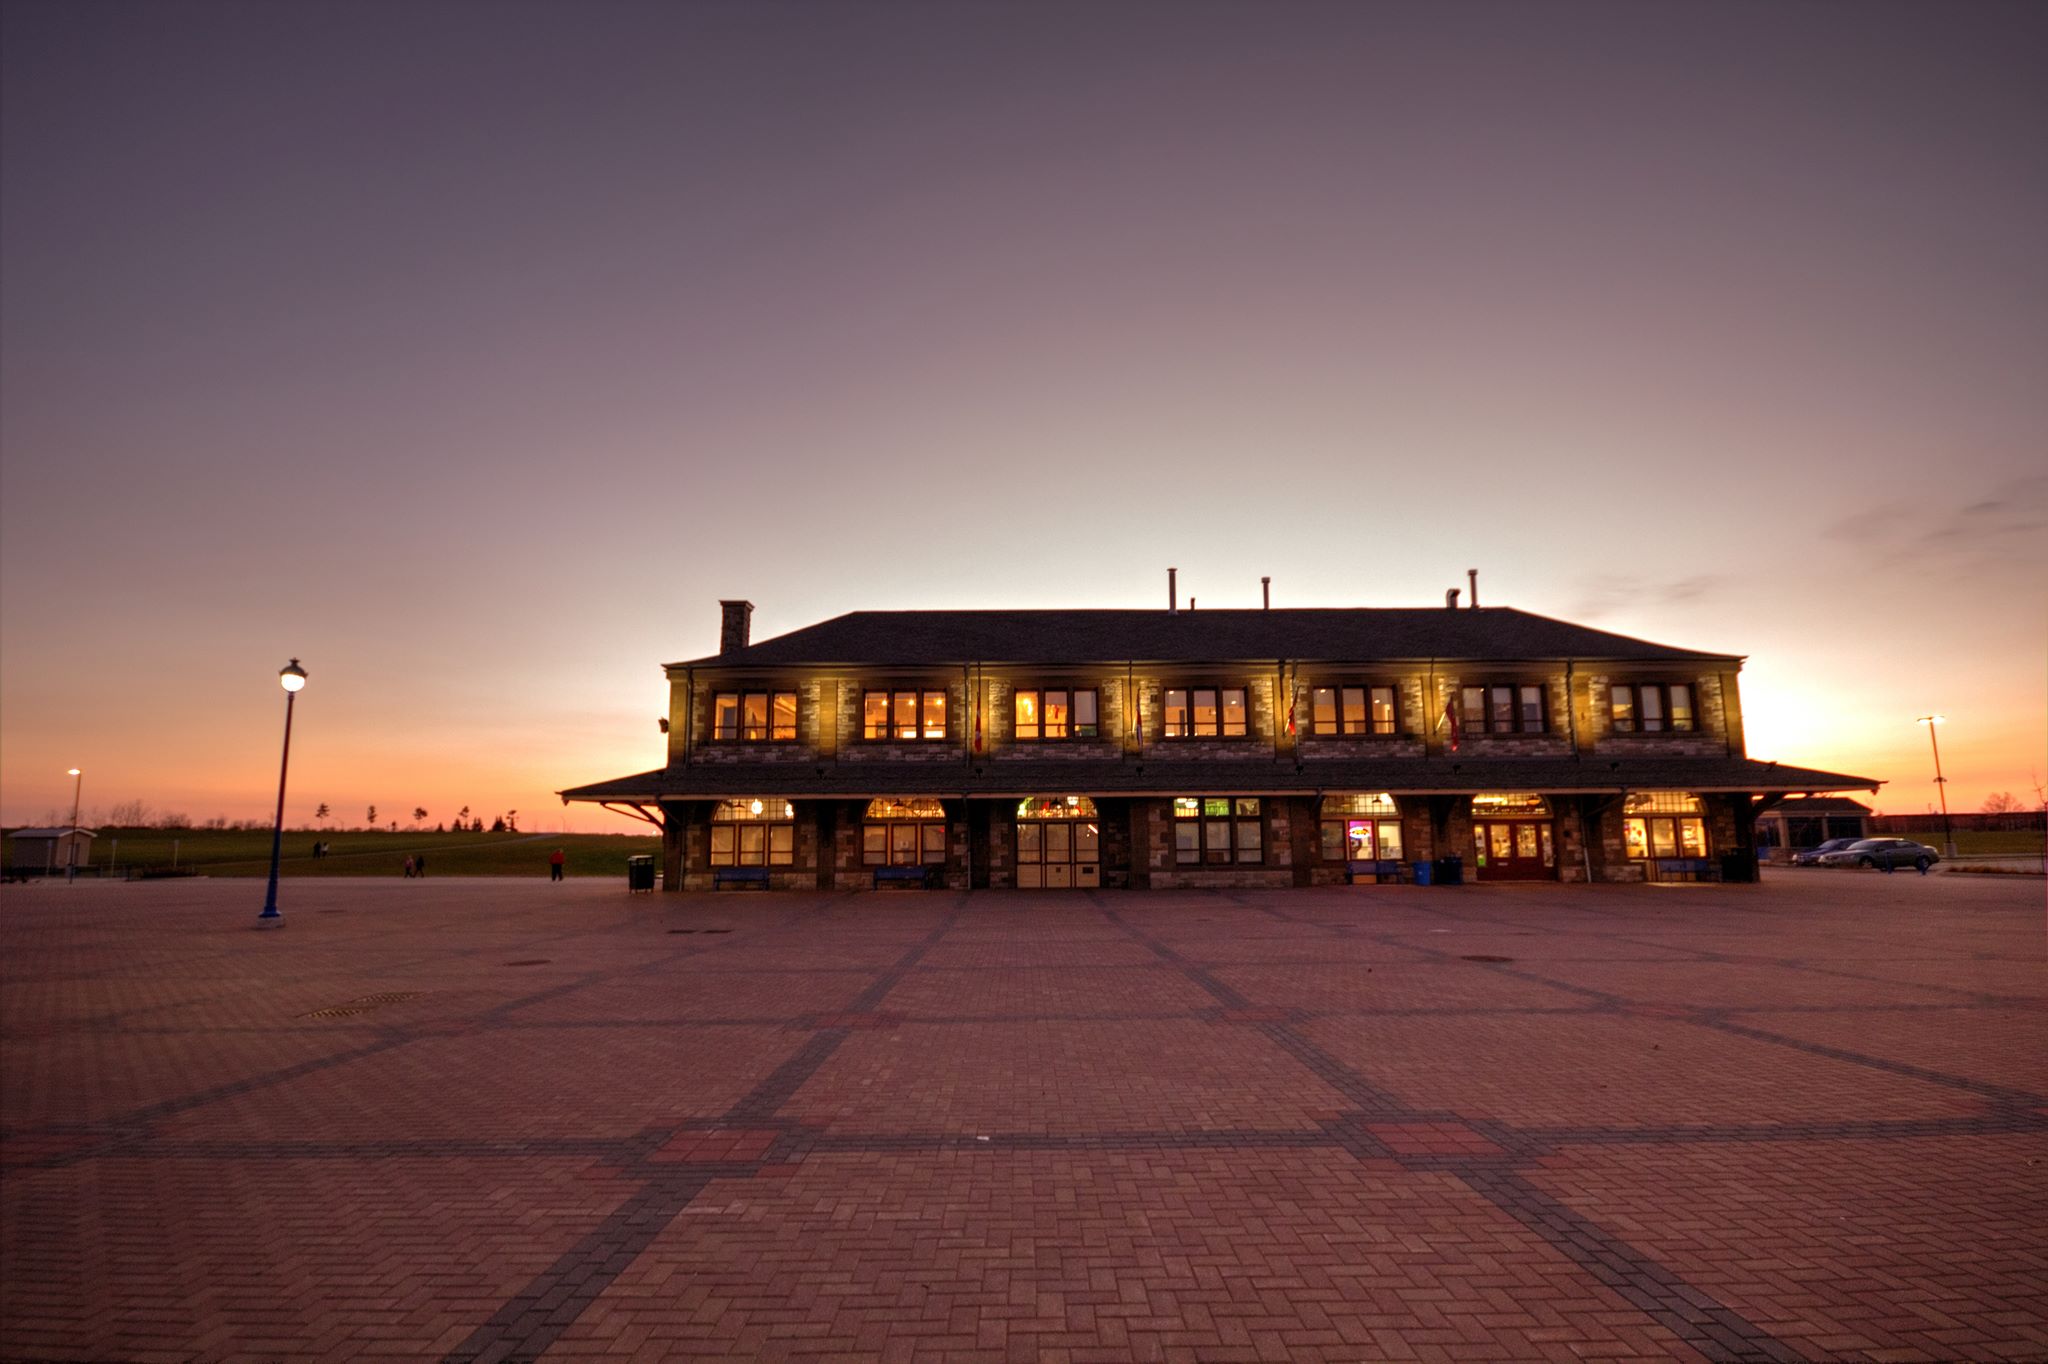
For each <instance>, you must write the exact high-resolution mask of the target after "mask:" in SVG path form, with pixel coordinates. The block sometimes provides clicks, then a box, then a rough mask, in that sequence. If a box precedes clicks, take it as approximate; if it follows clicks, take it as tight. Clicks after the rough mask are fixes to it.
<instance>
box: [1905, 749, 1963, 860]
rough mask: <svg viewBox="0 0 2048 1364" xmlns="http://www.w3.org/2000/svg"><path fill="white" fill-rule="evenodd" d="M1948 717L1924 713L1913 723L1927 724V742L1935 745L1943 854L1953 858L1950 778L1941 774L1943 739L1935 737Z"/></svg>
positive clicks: (1953, 840) (1935, 784) (1954, 846)
mask: <svg viewBox="0 0 2048 1364" xmlns="http://www.w3.org/2000/svg"><path fill="white" fill-rule="evenodd" d="M1947 718H1948V717H1947V716H1946V715H1923V716H1921V717H1920V718H1919V719H1918V720H1915V721H1914V722H1913V723H1915V724H1919V725H1925V726H1927V742H1928V743H1930V744H1932V745H1933V746H1934V789H1935V790H1936V791H1937V792H1939V793H1940V794H1941V855H1942V856H1943V857H1949V858H1953V857H1954V856H1955V855H1956V834H1955V830H1953V829H1951V828H1950V827H1949V823H1948V778H1947V777H1944V776H1942V775H1941V740H1939V739H1937V738H1935V737H1934V727H1935V726H1936V725H1938V724H1940V723H1941V722H1942V721H1944V720H1946V719H1947Z"/></svg>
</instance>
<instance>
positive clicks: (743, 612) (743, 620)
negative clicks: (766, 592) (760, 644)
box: [718, 601, 754, 654]
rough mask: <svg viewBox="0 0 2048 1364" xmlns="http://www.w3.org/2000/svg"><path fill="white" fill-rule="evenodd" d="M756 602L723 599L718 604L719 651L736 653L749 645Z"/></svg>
mask: <svg viewBox="0 0 2048 1364" xmlns="http://www.w3.org/2000/svg"><path fill="white" fill-rule="evenodd" d="M753 619H754V604H753V603H752V602H750V601H722V602H720V603H719V604H718V652H720V653H721V654H736V653H738V652H739V651H740V650H742V649H744V648H746V647H747V637H748V635H749V634H751V633H752V630H753V624H752V622H753Z"/></svg>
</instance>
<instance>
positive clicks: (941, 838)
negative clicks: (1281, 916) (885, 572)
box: [560, 601, 1878, 890]
mask: <svg viewBox="0 0 2048 1364" xmlns="http://www.w3.org/2000/svg"><path fill="white" fill-rule="evenodd" d="M722 606H723V611H724V617H723V628H722V631H721V635H720V642H719V651H718V653H716V654H714V655H712V656H710V657H708V658H699V659H693V660H690V661H688V662H683V663H673V664H669V665H668V666H667V673H668V678H669V694H670V704H669V714H668V716H667V719H666V729H667V733H668V761H667V763H666V764H665V765H664V766H662V767H659V768H656V769H655V770H653V771H650V772H642V773H638V774H636V775H633V776H628V777H620V778H617V779H615V780H612V781H604V782H597V783H594V784H592V785H588V786H580V787H576V788H574V789H572V790H568V791H564V792H562V793H560V794H561V796H562V798H563V800H564V801H571V800H574V801H587V802H592V803H595V804H599V805H603V806H606V807H608V808H611V809H615V810H620V811H625V812H630V813H634V814H637V815H639V816H640V817H642V818H645V819H647V820H649V821H650V822H652V823H655V824H657V825H658V826H659V827H660V828H661V829H662V831H663V853H664V859H663V860H664V863H665V873H666V877H665V879H666V885H667V887H668V888H669V889H671V890H677V889H690V890H698V889H711V888H714V887H715V886H719V885H723V884H732V883H753V884H766V885H769V886H772V887H774V888H777V889H789V890H795V889H842V890H844V889H854V888H862V887H867V886H871V885H878V884H882V883H884V882H894V881H899V880H903V881H915V880H920V879H921V880H923V881H925V882H926V883H927V884H932V885H943V886H948V887H953V888H956V889H965V888H968V887H983V886H988V887H1017V888H1027V889H1028V888H1040V887H1043V888H1063V887H1075V888H1088V887H1096V886H1102V887H1132V888H1151V889H1167V888H1176V887H1250V886H1261V887H1269V886H1307V885H1320V884H1338V883H1343V882H1346V881H1355V880H1360V879H1364V880H1371V879H1375V878H1377V877H1381V876H1386V875H1394V874H1396V873H1397V871H1398V874H1399V875H1401V876H1402V877H1404V878H1406V877H1411V876H1413V875H1415V874H1416V870H1417V864H1424V865H1423V870H1424V872H1425V873H1429V872H1435V873H1441V872H1443V871H1447V870H1449V868H1448V866H1447V865H1442V866H1440V865H1437V860H1438V859H1447V858H1450V857H1457V858H1461V859H1462V871H1463V873H1464V875H1465V876H1467V877H1470V878H1476V879H1478V880H1482V881H1492V880H1546V881H1588V880H1592V881H1641V880H1666V879H1686V880H1695V879H1715V878H1718V877H1722V876H1724V875H1725V876H1726V877H1729V878H1732V879H1748V878H1749V877H1750V876H1752V875H1753V874H1754V868H1755V865H1756V848H1757V821H1758V818H1759V816H1761V815H1763V814H1764V813H1766V812H1767V811H1768V810H1769V809H1770V808H1771V807H1772V806H1774V805H1776V804H1777V803H1778V802H1780V801H1782V800H1783V799H1784V798H1785V797H1786V796H1787V795H1788V794H1792V793H1814V792H1826V791H1837V790H1852V789H1861V788H1871V789H1874V788H1875V787H1876V786H1877V785H1878V783H1877V782H1876V781H1874V780H1872V779H1871V778H1868V777H1858V776H1850V775H1844V774H1841V773H1835V772H1820V771H1813V770H1810V769H1806V768H1797V767H1787V766H1784V765H1781V764H1778V763H1765V762H1757V761H1754V760H1752V759H1750V758H1749V757H1748V756H1747V755H1746V753H1745V750H1744V744H1743V730H1742V704H1741V698H1740V693H1739V689H1738V687H1737V674H1738V673H1739V671H1740V670H1741V667H1742V660H1741V658H1739V657H1737V656H1734V655H1729V654H1715V653H1705V652H1701V651H1699V650H1694V649H1680V648H1673V647H1670V646H1667V645H1662V644H1652V643H1649V642H1646V641H1643V640H1639V639H1631V638H1628V637H1626V636H1623V635H1616V634H1610V633H1607V632H1605V631H1601V630H1594V629H1590V628H1588V627H1585V626H1581V625H1574V624H1570V623H1568V622H1565V621H1560V620H1552V619H1549V618H1547V617H1543V616H1536V615H1531V614H1529V613H1527V612H1524V611H1516V610H1511V609H1506V608H1501V607H1489V608H1485V609H1473V608H1466V609H1454V608H1451V607H1446V608H1444V609H1436V608H1428V609H1372V610H1367V609H1359V610H1348V609H1337V610H1277V611H1276V610H1223V611H1212V610H1203V611H1195V610H1192V609H1189V610H1179V609H1177V608H1176V606H1174V605H1170V606H1169V607H1168V608H1167V609H1162V610H1152V611H859V612H854V613H852V614H850V615H844V616H840V617H837V618H836V619H833V620H828V621H825V622H822V623H821V624H818V625H813V626H810V627H808V628H805V629H801V630H796V631H793V632H791V633H789V634H785V635H782V636H780V637H778V638H775V639H770V640H765V641H762V642H760V643H754V642H753V641H752V640H751V639H750V636H749V630H750V620H751V617H752V613H753V606H752V604H751V603H749V602H744V601H728V602H725V603H723V604H722Z"/></svg>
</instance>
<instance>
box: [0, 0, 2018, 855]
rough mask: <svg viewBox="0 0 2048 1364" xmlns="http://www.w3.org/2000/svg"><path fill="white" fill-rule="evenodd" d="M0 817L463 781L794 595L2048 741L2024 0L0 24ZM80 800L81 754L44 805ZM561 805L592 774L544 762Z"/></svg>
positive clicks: (100, 11)
mask: <svg viewBox="0 0 2048 1364" xmlns="http://www.w3.org/2000/svg"><path fill="white" fill-rule="evenodd" d="M4 51H5V58H4V59H5V72H4V76H5V80H4V89H0V98H4V115H5V118H4V125H0V126H4V177H5V179H4V195H0V249H4V259H0V271H4V273H0V281H4V293H0V627H4V640H0V645H4V647H0V755H4V766H0V819H4V820H6V821H7V822H10V823H11V822H20V821H23V820H39V819H41V818H42V817H43V816H44V815H45V814H46V813H48V812H49V811H50V810H52V809H56V808H59V807H63V806H68V802H69V787H70V783H69V780H68V778H66V777H65V776H64V769H65V768H68V767H71V766H74V765H76V766H80V767H83V768H85V769H86V770H87V772H88V774H89V775H88V777H87V806H88V810H90V808H91V807H92V806H93V805H94V804H95V803H96V802H97V803H109V802H114V801H125V800H130V799H138V798H139V799H145V800H148V801H150V802H151V803H152V804H154V805H156V806H157V807H158V808H160V809H165V808H168V809H178V810H184V811H186V812H187V813H190V814H192V815H193V816H194V817H195V818H202V819H203V818H205V817H207V816H209V815H212V814H215V813H224V814H227V815H228V816H229V817H231V818H243V817H251V818H253V817H262V816H264V815H266V814H267V812H268V808H269V802H270V800H271V799H272V798H273V797H272V792H273V790H274V787H273V783H274V781H275V766H274V764H275V761H276V746H277V733H276V731H277V727H278V724H279V717H278V715H277V714H276V711H277V709H278V704H277V703H278V699H279V695H278V692H277V689H276V685H275V672H276V669H277V668H278V667H279V666H280V665H282V664H283V662H284V661H285V658H286V657H287V656H289V655H297V656H299V657H300V658H302V659H303V660H304V662H305V664H306V667H307V669H308V670H309V672H310V673H311V675H312V682H311V684H310V685H309V687H308V689H307V691H306V692H305V693H304V694H303V696H302V698H301V705H300V708H299V715H300V727H299V729H298V731H297V732H296V734H295V744H294V779H293V783H292V804H291V807H290V811H289V816H288V817H289V818H290V819H292V820H293V821H294V822H296V821H299V820H302V819H304V818H306V817H308V816H309V815H310V813H311V810H312V807H313V806H314V805H315V804H316V803H318V802H320V801H322V800H325V801H328V802H330V803H331V804H333V805H334V806H335V807H336V808H337V810H338V811H340V812H341V813H342V814H343V815H344V817H346V818H349V819H359V818H360V815H361V808H362V806H363V805H365V804H367V803H370V802H375V803H377V804H378V805H379V806H381V807H382V808H383V810H384V811H385V812H386V817H387V818H389V817H390V816H391V815H392V814H395V813H398V812H400V811H409V810H410V809H411V808H412V807H413V806H414V805H416V804H419V805H424V806H426V807H427V808H428V809H429V810H430V811H432V812H433V817H435V818H443V817H446V815H448V814H450V813H452V812H453V810H454V808H455V807H456V806H458V805H462V804H468V805H471V806H472V807H475V808H477V809H479V810H482V811H485V812H487V813H495V812H496V811H497V810H498V809H502V808H506V807H517V808H520V809H522V810H524V811H526V812H527V813H528V817H529V821H531V820H532V819H533V818H534V817H536V816H538V817H540V818H541V819H543V820H545V821H546V825H545V826H546V827H557V825H558V824H559V821H560V820H561V819H562V818H563V815H562V813H561V811H560V808H559V806H558V805H557V804H556V803H555V802H554V801H553V799H552V797H551V796H550V795H549V792H550V791H552V790H553V789H555V788H558V787H561V786H565V785H571V784H575V783H580V782H584V781H590V780H595V779H598V778H602V777H607V776H614V775H618V774H620V773H623V772H627V771H632V770H638V769H641V768H644V767H648V766H652V765H655V764H656V763H658V762H659V760H660V753H661V747H660V736H659V735H658V734H657V733H656V732H655V728H654V723H653V719H654V716H655V715H656V714H657V713H659V712H660V710H661V709H662V707H663V694H664V689H663V683H662V681H661V678H660V674H659V672H658V671H657V670H656V668H655V666H654V665H655V664H656V663H657V662H659V661H662V660H665V659H671V658H679V657H687V656H692V655H696V654H700V653H705V652H710V651H711V650H712V649H713V648H714V647H715V643H716V631H717V607H716V599H717V598H719V597H721V596H746V597H750V598H752V599H753V600H754V601H755V602H757V603H758V604H759V606H760V610H759V611H758V612H757V614H756V617H755V629H756V635H757V637H759V636H761V635H765V634H770V633H775V632H778V631H780V630H784V629H789V628H793V627H796V626H799V625H803V624H807V623H809V622H811V621H814V620H817V619H821V618H823V617H826V616H829V615H832V614H835V613H837V612H839V611H842V610H848V609H855V608H862V607H869V608H902V607H918V606H1057V605H1150V604H1153V603H1155V602H1158V601H1160V600H1161V599H1162V597H1163V591H1164V589H1163V578H1164V569H1165V566H1166V565H1167V564H1169V563H1172V564H1177V565H1178V566H1179V567H1180V569H1181V581H1182V590H1183V592H1184V593H1186V592H1192V593H1193V594H1194V595H1195V596H1196V597H1197V598H1198V599H1199V600H1200V601H1201V602H1202V603H1203V604H1204V605H1215V606H1226V605H1252V604H1255V603H1256V601H1257V593H1258V577H1259V575H1260V574H1262V573H1270V574H1272V575H1273V577H1274V592H1275V602H1276V604H1282V605H1336V604H1351V605H1414V604H1423V603H1430V602H1436V601H1440V600H1441V598H1442V592H1443V589H1444V588H1445V587H1448V586H1451V585H1454V584H1459V585H1461V584H1462V583H1463V581H1464V570H1465V569H1466V568H1467V567H1471V566H1475V565H1476V566H1477V567H1479V568H1480V570H1481V596H1482V599H1483V600H1484V601H1486V602H1487V603H1488V604H1498V605H1514V606H1520V607H1524V608H1527V609H1530V610H1536V611H1542V612H1546V613H1549V614H1555V615H1562V616H1567V617H1571V618H1576V619H1581V620H1585V621H1587V622H1589V623H1594V624H1599V625H1602V626H1605V627H1607V628H1610V629H1619V630H1624V631H1628V632H1632V633H1638V634H1642V635H1644V636H1647V637H1649V638H1654V639H1659V640H1663V641H1667V642H1672V643H1678V644H1687V645H1696V646H1699V647H1702V648H1713V649H1730V650H1735V651H1739V652H1744V653H1747V654H1749V655H1750V656H1751V663H1750V666H1749V668H1748V670H1747V672H1746V674H1745V696H1746V697H1747V699H1748V704H1749V708H1750V711H1751V717H1752V718H1751V747H1752V751H1753V752H1756V753H1757V754H1758V755H1759V756H1763V757H1774V758H1783V759H1786V760H1790V761H1799V762H1805V763H1812V764H1814V765H1819V766H1833V767H1837V768H1840V769H1843V770H1848V771H1854V772H1860V773H1868V774H1870V775H1874V776H1880V777H1886V778H1889V779H1891V780H1892V782H1893V783H1894V784H1893V785H1892V786H1891V787H1889V788H1887V790H1886V791H1885V793H1884V795H1883V796H1882V797H1881V798H1880V801H1879V803H1880V804H1881V805H1883V806H1885V807H1886V808H1888V809H1894V810H1919V809H1921V808H1923V807H1924V806H1925V804H1926V803H1927V802H1928V801H1930V800H1932V799H1933V788H1932V785H1931V783H1930V781H1929V780H1928V778H1929V777H1930V776H1931V773H1930V772H1929V771H1928V770H1927V769H1928V766H1929V764H1928V763H1927V761H1926V757H1925V751H1926V739H1925V733H1924V731H1923V730H1922V729H1920V728H1919V727H1917V726H1915V725H1914V724H1913V723H1912V720H1913V717H1914V716H1916V715H1919V714H1923V713H1925V712H1927V711H1929V710H1942V711H1944V712H1946V713H1947V715H1948V716H1949V721H1950V722H1949V724H1948V725H1947V726H1946V727H1945V729H1944V730H1943V733H1942V739H1943V757H1944V760H1945V762H1946V763H1947V764H1948V766H1949V769H1950V775H1951V777H1952V778H1953V779H1954V780H1953V784H1952V786H1951V794H1952V796H1953V797H1955V799H1956V802H1957V803H1958V804H1959V805H1961V806H1965V807H1970V808H1974V806H1975V804H1976V803H1977V802H1979V801H1981V799H1982V798H1983V796H1984V794H1985V793H1986V792H1987V791H1991V790H2002V789H2010V790H2013V791H2015V793H2018V794H2022V795H2030V794H2031V792H2030V790H2029V789H2028V787H2029V783H2030V781H2031V780H2033V779H2034V778H2030V775H2029V773H2030V771H2031V772H2032V773H2034V774H2035V776H2036V777H2039V776H2048V758H2044V755H2043V750H2044V744H2048V737H2044V734H2048V727H2044V721H2043V716H2044V709H2048V699H2044V698H2048V680H2044V655H2048V615H2044V611H2048V590H2044V589H2048V549H2044V546H2048V535H2044V534H2043V530H2044V526H2048V472H2044V471H2048V458H2044V448H2048V251H2044V250H2043V248H2042V243H2043V242H2044V241H2048V155H2044V153H2043V150H2042V147H2043V142H2042V130H2043V129H2044V128H2048V82H2044V81H2043V79H2042V76H2041V73H2042V72H2043V71H2044V70H2048V6H2044V5H2041V4H2038V3H2025V4H2014V5H1984V4H1970V3H1942V4H1934V3H1925V4H1917V5H1882V4H1865V3H1858V4H1772V5H1763V4H1749V5H1744V4H1735V5H1704V4H1702V5H1695V6H1681V5H1677V4H1670V3H1660V4H1640V3H1628V4H1615V5H1585V4H1540V5H1530V4H1507V3H1501V4H1477V5H1462V6H1461V5H1445V4H1428V5H1413V6H1400V5H1392V4H1327V5H1300V6H1290V5H1250V4H1239V5H1217V6H1204V5H1191V4H1173V5H1162V6H1143V5H1134V4H1123V5H1099V4H1088V5H1067V6H1060V5H1043V4H1037V5H1030V6H1016V7H1006V6H994V5H953V4H926V5H905V6H886V5H880V4H859V5H849V4H816V5H776V4H761V3H747V4H734V5H724V6H712V5H684V4H660V5H648V6H639V5H627V4H621V3H594V4H568V3H560V4H549V5H514V4H506V3H491V4H487V5H484V4H479V5H461V4H427V5H406V4H396V3H392V4H345V5H320V4H285V5H279V4H270V3H256V4H237V5H189V4H177V3H166V2H163V0H159V2H157V3H150V4H121V5H105V4H93V3H77V2H76V0H66V2H65V3H60V4H50V5H44V4H21V3H11V2H10V3H9V4H8V5H7V6H6V9H5V32H4ZM65 813H67V814H68V809H67V810H65ZM568 818H569V820H570V821H571V824H572V825H573V826H575V827H597V824H596V823H595V818H596V817H594V816H591V815H590V814H588V813H587V812H583V811H576V812H571V813H570V814H569V815H568Z"/></svg>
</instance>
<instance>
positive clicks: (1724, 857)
mask: <svg viewBox="0 0 2048 1364" xmlns="http://www.w3.org/2000/svg"><path fill="white" fill-rule="evenodd" d="M1721 879H1722V880H1723V881H1724V882H1734V883H1736V884H1745V885H1746V884H1747V883H1749V882H1751V881H1754V880H1756V879H1757V874H1756V854H1754V853H1748V852H1741V851H1736V852H1730V853H1722V854H1721Z"/></svg>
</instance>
